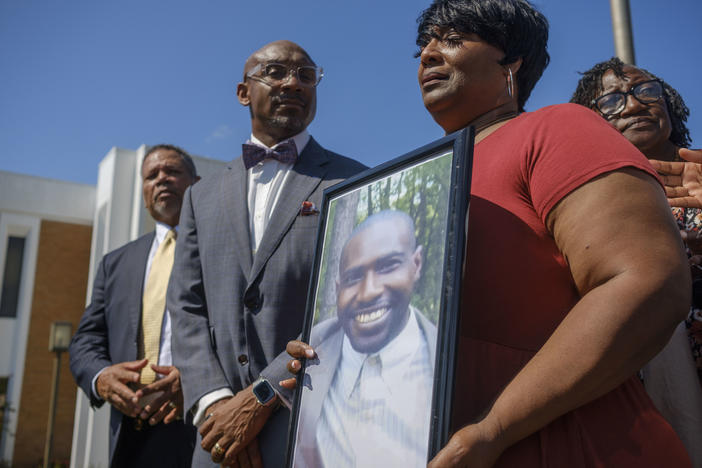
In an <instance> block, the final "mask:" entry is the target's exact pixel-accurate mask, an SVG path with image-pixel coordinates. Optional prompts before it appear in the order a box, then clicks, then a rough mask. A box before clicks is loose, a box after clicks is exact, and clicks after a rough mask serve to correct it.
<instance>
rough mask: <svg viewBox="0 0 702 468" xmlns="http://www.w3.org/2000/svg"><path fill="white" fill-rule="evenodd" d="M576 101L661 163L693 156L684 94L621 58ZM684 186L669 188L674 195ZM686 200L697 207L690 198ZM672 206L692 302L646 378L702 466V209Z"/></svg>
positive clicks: (587, 81)
mask: <svg viewBox="0 0 702 468" xmlns="http://www.w3.org/2000/svg"><path fill="white" fill-rule="evenodd" d="M571 102H574V103H576V104H581V105H584V106H586V107H589V108H591V109H593V110H594V111H596V112H597V113H599V114H600V115H601V116H602V117H604V118H605V119H606V120H607V121H608V122H609V123H610V125H612V126H613V127H614V128H615V129H617V130H618V131H619V132H621V133H622V135H624V136H625V137H626V138H627V139H628V140H629V141H630V142H631V143H632V144H634V146H636V147H637V148H638V149H639V150H640V151H641V152H642V153H643V154H644V155H645V156H646V157H647V158H648V159H649V160H654V161H655V164H656V165H660V164H663V165H664V167H666V168H669V167H670V164H668V163H675V164H678V168H680V169H682V168H683V167H684V166H682V165H680V164H681V162H682V161H683V159H682V158H681V155H682V156H684V157H686V158H688V159H689V158H690V157H691V156H693V155H694V153H695V152H692V151H690V150H687V149H686V148H687V147H688V146H689V145H690V132H689V131H688V129H687V127H686V125H685V122H686V121H687V117H688V116H689V110H688V108H687V106H686V105H685V102H684V101H683V99H682V97H681V96H680V94H679V93H678V92H677V91H676V90H675V89H674V88H673V87H672V86H670V85H669V84H668V83H666V82H665V81H663V80H661V79H660V78H658V77H657V76H655V75H654V74H652V73H650V72H648V71H646V70H644V69H641V68H638V67H635V66H632V65H627V64H624V63H623V62H622V61H621V60H620V59H618V58H616V57H613V58H611V59H610V60H608V61H605V62H601V63H598V64H596V65H595V66H593V67H592V68H591V69H589V70H588V71H586V72H584V73H583V76H582V78H581V79H580V81H579V82H578V86H577V88H576V91H575V93H574V94H573V97H572V98H571ZM688 166H689V164H688ZM691 169H694V168H691ZM698 169H699V168H698ZM679 188H681V187H679ZM679 188H678V190H673V191H670V190H669V193H670V194H671V195H676V193H675V192H678V191H679ZM671 204H672V205H675V204H678V203H676V202H674V201H671ZM684 205H686V206H691V203H690V200H688V201H687V202H686V203H684ZM672 210H673V215H674V216H675V218H676V220H677V222H678V227H679V228H680V231H681V236H682V238H683V240H685V241H686V246H687V248H688V255H689V256H690V257H691V265H692V268H691V272H692V278H693V307H692V308H691V310H690V314H689V316H688V318H687V319H686V320H685V321H684V322H683V323H681V324H680V325H679V326H678V328H677V329H676V331H675V333H674V335H673V336H672V338H671V340H670V342H669V343H668V345H667V346H666V347H665V349H664V350H663V351H662V352H661V353H660V354H659V355H658V356H656V357H655V358H654V359H653V360H651V362H650V363H649V364H647V365H646V366H645V367H644V368H643V369H642V371H641V376H642V378H643V382H644V386H645V387H646V390H647V391H648V393H649V395H650V396H651V399H652V400H653V402H654V403H655V405H656V407H657V408H658V409H659V411H660V412H661V413H662V414H663V416H665V418H666V419H667V420H668V422H670V424H671V425H672V426H673V428H674V429H675V431H676V432H677V433H678V435H679V436H680V438H681V439H682V441H683V443H684V444H685V446H686V448H687V450H688V452H689V454H690V457H691V458H692V461H693V463H694V465H695V466H702V442H701V441H702V312H701V311H700V309H701V308H702V270H701V269H700V267H699V265H698V264H697V263H699V261H698V258H699V257H697V256H698V255H702V209H699V208H692V207H682V206H674V207H673V208H672Z"/></svg>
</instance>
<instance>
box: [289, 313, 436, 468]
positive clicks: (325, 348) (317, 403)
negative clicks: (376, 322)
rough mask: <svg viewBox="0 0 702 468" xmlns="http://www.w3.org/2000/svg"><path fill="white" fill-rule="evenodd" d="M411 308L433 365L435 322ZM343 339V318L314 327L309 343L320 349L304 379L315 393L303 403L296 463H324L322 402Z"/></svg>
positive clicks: (299, 464) (314, 464) (298, 464)
mask: <svg viewBox="0 0 702 468" xmlns="http://www.w3.org/2000/svg"><path fill="white" fill-rule="evenodd" d="M411 310H412V312H413V313H414V315H415V317H417V322H418V323H419V331H420V333H421V335H422V337H423V338H424V339H425V341H426V343H427V346H428V348H429V362H430V363H431V365H432V368H433V366H434V362H435V360H436V326H435V325H434V324H433V323H431V322H430V321H429V320H427V319H426V318H425V317H424V315H422V314H421V313H420V312H418V311H417V310H416V309H415V308H414V307H412V308H411ZM343 339H344V331H343V329H342V328H341V322H339V321H338V320H337V319H336V318H332V319H328V320H325V321H324V322H321V323H319V324H318V325H316V326H314V327H313V328H312V333H311V334H310V345H311V346H312V347H313V348H314V349H315V351H316V352H317V356H318V360H317V361H316V362H315V364H314V365H311V366H308V367H306V368H305V374H306V376H305V379H304V380H305V382H306V386H307V384H309V385H310V386H311V389H312V392H314V395H312V394H311V393H309V392H306V393H307V398H306V399H305V400H304V402H303V403H302V405H301V407H300V415H299V418H298V426H297V443H296V452H295V466H296V467H323V466H324V465H323V464H322V460H321V458H320V455H319V451H318V448H317V443H316V431H317V425H318V421H319V418H320V416H321V414H322V405H323V404H324V400H325V399H326V396H327V393H328V392H329V388H330V387H331V384H332V380H333V379H334V375H335V373H336V369H337V368H338V367H339V360H340V359H341V349H342V344H343ZM408 384H411V382H408ZM327 468H332V467H327Z"/></svg>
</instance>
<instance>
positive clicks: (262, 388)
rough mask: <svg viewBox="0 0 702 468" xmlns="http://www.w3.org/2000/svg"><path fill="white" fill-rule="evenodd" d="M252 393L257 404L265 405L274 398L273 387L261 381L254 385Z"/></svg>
mask: <svg viewBox="0 0 702 468" xmlns="http://www.w3.org/2000/svg"><path fill="white" fill-rule="evenodd" d="M252 390H253V393H254V395H255V396H256V398H257V399H258V401H259V403H261V404H264V405H265V404H266V403H268V402H269V401H271V400H272V399H273V397H274V396H275V392H274V391H273V387H271V384H269V383H268V382H267V381H265V380H262V381H260V382H258V383H257V384H256V385H254V387H253V389H252Z"/></svg>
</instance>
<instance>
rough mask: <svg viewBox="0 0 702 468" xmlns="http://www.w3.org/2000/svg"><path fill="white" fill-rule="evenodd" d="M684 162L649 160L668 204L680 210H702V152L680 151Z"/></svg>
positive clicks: (682, 149)
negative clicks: (660, 181)
mask: <svg viewBox="0 0 702 468" xmlns="http://www.w3.org/2000/svg"><path fill="white" fill-rule="evenodd" d="M679 154H680V157H681V158H683V159H685V160H686V161H679V162H669V161H657V160H653V159H652V160H651V161H650V162H651V165H652V166H653V168H654V169H655V170H656V171H657V172H658V174H659V176H660V178H661V180H662V181H663V185H664V186H665V193H666V196H667V197H668V203H670V205H671V206H677V207H681V208H702V150H689V149H685V148H681V149H680V152H679Z"/></svg>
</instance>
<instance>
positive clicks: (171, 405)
mask: <svg viewBox="0 0 702 468" xmlns="http://www.w3.org/2000/svg"><path fill="white" fill-rule="evenodd" d="M168 407H169V408H170V409H176V408H177V406H176V404H175V403H173V402H172V401H169V402H168Z"/></svg>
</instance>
